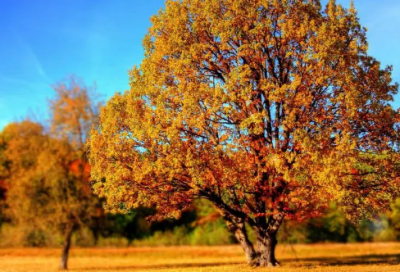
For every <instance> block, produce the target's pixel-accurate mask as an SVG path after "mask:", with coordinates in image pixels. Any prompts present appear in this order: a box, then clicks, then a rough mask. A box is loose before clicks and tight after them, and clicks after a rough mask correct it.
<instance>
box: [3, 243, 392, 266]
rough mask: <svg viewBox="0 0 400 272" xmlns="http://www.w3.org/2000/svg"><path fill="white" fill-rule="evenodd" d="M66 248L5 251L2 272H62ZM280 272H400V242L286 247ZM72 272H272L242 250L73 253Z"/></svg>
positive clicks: (194, 248) (139, 249)
mask: <svg viewBox="0 0 400 272" xmlns="http://www.w3.org/2000/svg"><path fill="white" fill-rule="evenodd" d="M59 254H60V249H39V248H28V249H1V250H0V271H10V272H11V271H13V272H28V271H32V272H39V271H57V265H58V261H59ZM277 256H278V257H279V260H280V261H281V262H282V267H281V268H276V269H275V270H277V271H282V272H283V271H400V243H373V244H372V243H364V244H316V245H294V246H293V247H292V246H290V245H280V246H278V248H277ZM69 268H70V271H109V272H111V271H120V272H124V271H146V272H156V271H163V272H170V271H171V272H172V271H177V272H189V271H193V272H201V271H211V272H225V271H246V272H247V271H269V270H270V269H268V268H250V267H248V266H247V265H245V260H244V256H243V253H242V249H241V248H240V247H239V246H212V247H199V246H179V247H154V248H150V247H137V248H133V247H130V248H73V249H72V251H71V257H70V260H69Z"/></svg>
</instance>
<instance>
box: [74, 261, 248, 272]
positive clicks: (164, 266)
mask: <svg viewBox="0 0 400 272" xmlns="http://www.w3.org/2000/svg"><path fill="white" fill-rule="evenodd" d="M238 264H243V265H245V263H242V262H226V263H223V262H221V263H211V262H210V263H195V262H194V263H172V264H154V265H152V264H149V265H145V264H143V265H127V266H115V267H107V268H106V269H107V270H131V269H132V270H136V269H161V268H162V269H171V268H196V267H198V268H204V267H213V266H224V265H238ZM101 269H105V268H104V267H87V268H84V269H78V270H82V271H90V270H101ZM74 270H75V269H74Z"/></svg>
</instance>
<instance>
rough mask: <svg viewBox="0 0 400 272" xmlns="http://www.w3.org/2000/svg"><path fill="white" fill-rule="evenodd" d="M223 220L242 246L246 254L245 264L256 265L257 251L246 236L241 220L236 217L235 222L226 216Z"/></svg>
mask: <svg viewBox="0 0 400 272" xmlns="http://www.w3.org/2000/svg"><path fill="white" fill-rule="evenodd" d="M225 220H226V223H227V226H228V230H229V231H230V232H232V233H233V234H234V235H235V237H236V239H237V241H238V242H239V244H240V245H241V246H242V248H243V251H244V253H245V255H246V261H247V264H249V265H251V266H258V258H257V253H256V251H255V250H254V247H253V244H252V243H251V242H250V240H249V238H248V236H247V231H246V225H245V224H244V222H243V220H240V219H237V220H236V222H235V221H233V220H230V219H228V218H227V217H225Z"/></svg>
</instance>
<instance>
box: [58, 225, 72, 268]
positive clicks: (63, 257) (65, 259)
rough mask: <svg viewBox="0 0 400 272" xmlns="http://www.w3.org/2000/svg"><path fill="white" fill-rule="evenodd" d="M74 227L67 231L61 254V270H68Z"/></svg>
mask: <svg viewBox="0 0 400 272" xmlns="http://www.w3.org/2000/svg"><path fill="white" fill-rule="evenodd" d="M72 232H73V227H70V228H68V229H67V230H66V232H65V236H64V241H63V247H62V252H61V260H60V269H61V270H67V269H68V265H67V264H68V254H69V248H70V247H71V237H72Z"/></svg>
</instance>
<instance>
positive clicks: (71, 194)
mask: <svg viewBox="0 0 400 272" xmlns="http://www.w3.org/2000/svg"><path fill="white" fill-rule="evenodd" d="M53 88H54V90H55V93H56V96H55V97H54V98H53V99H52V100H50V111H51V123H50V131H51V133H52V135H53V136H54V137H55V138H56V139H58V140H59V141H60V142H61V143H63V142H64V143H68V145H69V146H68V147H70V150H68V151H67V150H62V151H61V152H66V153H59V154H56V158H55V159H57V158H58V159H59V161H58V162H56V163H55V166H56V167H57V166H59V165H62V166H64V171H65V173H66V175H67V177H70V179H68V178H67V179H65V183H64V185H63V186H60V189H61V190H59V191H57V193H58V197H57V199H58V200H60V202H61V203H62V204H65V205H60V206H61V207H62V210H61V211H60V212H61V213H62V214H63V216H64V217H65V218H66V220H63V221H62V222H61V224H60V227H61V229H62V230H63V232H64V233H65V238H64V242H63V249H62V257H61V262H60V268H61V269H67V260H68V253H69V248H70V245H71V236H72V232H73V230H74V229H76V228H78V227H79V226H80V225H81V224H82V223H83V222H84V221H85V220H88V219H90V218H91V217H92V216H93V215H95V214H96V212H97V213H98V212H99V211H98V209H96V207H97V206H98V204H99V203H98V199H97V198H94V197H92V195H91V191H90V188H89V183H88V182H89V175H90V166H89V164H88V161H87V157H86V151H85V142H86V139H87V137H88V134H89V132H90V129H91V127H92V126H93V125H94V124H95V121H96V118H97V116H98V109H99V107H100V103H96V102H95V98H94V97H93V95H94V88H93V87H87V86H86V85H85V84H84V83H83V82H81V81H80V80H79V79H78V78H76V77H74V76H72V77H70V79H69V80H66V81H63V82H60V83H58V84H56V85H55V86H53ZM60 150H61V149H60ZM64 155H68V156H67V157H68V158H72V159H73V160H72V161H71V160H70V161H69V163H68V164H65V162H63V161H60V159H61V160H62V159H63V158H64Z"/></svg>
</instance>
